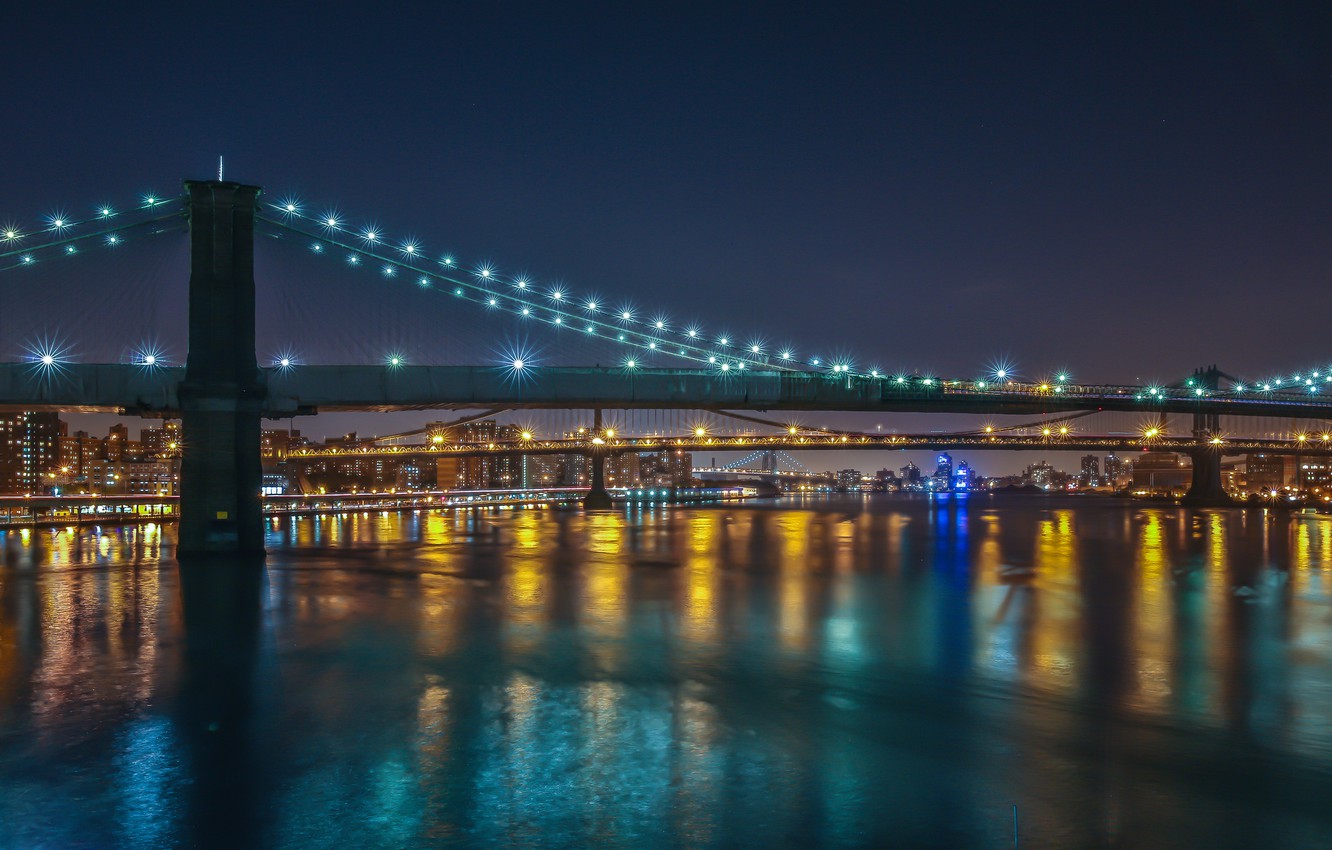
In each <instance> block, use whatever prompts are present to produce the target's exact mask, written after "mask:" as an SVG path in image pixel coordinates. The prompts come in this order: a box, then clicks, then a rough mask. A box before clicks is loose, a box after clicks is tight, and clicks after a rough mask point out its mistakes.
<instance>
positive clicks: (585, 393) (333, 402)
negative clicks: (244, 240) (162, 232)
mask: <svg viewBox="0 0 1332 850" xmlns="http://www.w3.org/2000/svg"><path fill="white" fill-rule="evenodd" d="M184 377H185V370H184V368H182V367H145V366H139V365H131V364H81V363H80V364H73V363H66V364H60V365H58V366H55V367H52V368H48V369H43V368H42V367H40V366H39V365H35V364H31V363H0V410H4V409H10V410H62V411H69V412H94V411H123V412H125V413H129V414H142V415H147V416H161V415H174V414H176V413H177V412H178V411H179V410H180V393H179V387H180V384H181V381H182V380H183V379H184ZM256 392H257V394H258V395H259V396H260V398H258V399H256V400H257V401H258V402H259V405H260V410H261V415H263V416H266V417H268V418H273V419H283V418H287V417H290V416H295V415H308V414H314V413H317V412H320V411H348V410H368V411H392V410H426V409H440V408H447V409H478V408H487V407H505V408H558V409H594V408H610V409H630V408H639V409H690V410H791V411H800V410H825V411H880V412H904V413H905V412H916V413H977V414H1045V413H1055V412H1067V411H1080V410H1106V411H1137V412H1160V413H1192V414H1218V415H1229V416H1277V417H1293V418H1305V419H1319V418H1332V390H1325V391H1324V392H1323V393H1320V394H1314V393H1306V392H1297V391H1293V390H1289V391H1273V392H1264V393H1256V392H1254V393H1247V394H1239V393H1235V392H1233V391H1231V390H1205V391H1203V394H1202V395H1198V394H1197V391H1196V390H1192V389H1189V388H1169V389H1167V388H1146V387H1138V386H1128V385H1124V386H1114V385H1096V386H1090V385H1077V384H1059V385H1048V384H1031V383H1016V382H1014V383H1010V384H1005V385H1004V386H1002V387H1001V388H996V387H995V385H993V384H986V385H984V386H983V387H982V386H981V385H980V382H971V381H943V380H940V379H930V378H907V379H903V382H902V383H898V382H897V380H896V379H893V378H886V377H880V378H869V377H865V376H851V377H840V376H839V377H835V376H833V375H830V374H823V373H811V372H792V371H756V370H751V371H746V372H743V373H731V374H722V373H718V372H714V371H709V370H689V369H646V368H639V369H634V370H627V369H624V368H582V367H537V368H530V369H528V370H526V371H524V373H522V374H521V375H518V376H514V375H513V373H512V372H511V371H509V370H507V369H504V368H498V367H473V366H399V367H395V368H391V367H387V366H297V367H293V368H290V369H286V370H282V369H276V368H271V369H262V370H260V380H259V382H258V389H257V390H256ZM1151 392H1155V393H1157V395H1155V396H1153V395H1151V394H1150V393H1151ZM800 448H804V447H803V446H801V447H800Z"/></svg>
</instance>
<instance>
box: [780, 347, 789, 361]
mask: <svg viewBox="0 0 1332 850" xmlns="http://www.w3.org/2000/svg"><path fill="white" fill-rule="evenodd" d="M781 357H782V359H783V360H790V359H791V350H790V349H787V350H786V351H783V352H782V354H781Z"/></svg>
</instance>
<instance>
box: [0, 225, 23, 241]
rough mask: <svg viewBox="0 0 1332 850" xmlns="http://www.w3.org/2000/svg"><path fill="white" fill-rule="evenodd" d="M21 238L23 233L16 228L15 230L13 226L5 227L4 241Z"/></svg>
mask: <svg viewBox="0 0 1332 850" xmlns="http://www.w3.org/2000/svg"><path fill="white" fill-rule="evenodd" d="M22 238H23V234H21V233H19V232H18V231H17V230H15V229H14V228H12V227H8V228H5V233H4V240H5V241H6V242H15V241H17V240H19V239H22Z"/></svg>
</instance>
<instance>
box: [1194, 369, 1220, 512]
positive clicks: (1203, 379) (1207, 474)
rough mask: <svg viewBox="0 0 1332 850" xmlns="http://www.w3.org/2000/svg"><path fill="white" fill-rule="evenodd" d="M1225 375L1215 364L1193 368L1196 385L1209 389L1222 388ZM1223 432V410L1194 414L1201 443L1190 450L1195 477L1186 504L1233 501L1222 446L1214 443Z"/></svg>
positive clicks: (1195, 434) (1196, 434) (1210, 504)
mask: <svg viewBox="0 0 1332 850" xmlns="http://www.w3.org/2000/svg"><path fill="white" fill-rule="evenodd" d="M1222 377H1224V376H1223V374H1222V373H1221V371H1220V370H1219V369H1217V368H1216V366H1215V364H1213V365H1212V366H1208V367H1207V368H1206V369H1196V370H1194V372H1193V376H1192V378H1191V380H1192V386H1193V387H1195V388H1198V389H1202V390H1205V391H1214V390H1217V389H1220V387H1221V378H1222ZM1220 433H1221V415H1220V414H1219V413H1201V412H1199V413H1195V414H1193V438H1194V439H1195V440H1197V441H1198V442H1199V443H1200V444H1201V445H1200V446H1199V447H1198V448H1196V449H1194V450H1193V451H1191V452H1190V453H1189V454H1190V455H1191V456H1192V458H1193V481H1192V482H1191V483H1190V485H1189V491H1188V493H1186V494H1184V504H1186V505H1199V506H1221V505H1228V504H1230V496H1229V495H1228V494H1227V493H1226V488H1225V486H1224V485H1222V483H1221V450H1220V448H1219V447H1216V446H1213V445H1211V440H1212V438H1213V437H1216V436H1218V435H1219V434H1220Z"/></svg>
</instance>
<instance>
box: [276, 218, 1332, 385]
mask: <svg viewBox="0 0 1332 850" xmlns="http://www.w3.org/2000/svg"><path fill="white" fill-rule="evenodd" d="M267 210H268V214H266V215H265V214H261V215H260V219H261V220H262V221H264V222H266V223H268V224H271V225H274V226H276V227H278V228H281V229H283V230H286V231H288V232H290V233H293V234H296V235H298V236H301V237H304V238H306V239H308V240H310V241H309V247H310V250H311V251H312V252H313V253H315V254H320V255H329V256H341V257H342V258H343V259H344V261H345V262H347V263H348V264H349V265H351V266H355V267H362V268H374V269H377V270H378V272H379V273H380V274H382V275H383V276H385V277H389V278H393V277H403V278H404V279H412V280H415V282H416V283H417V284H418V285H419V286H421V287H423V288H434V289H439V290H441V291H443V292H451V293H452V295H453V297H455V298H457V299H460V300H463V301H467V302H470V303H474V304H477V305H480V306H481V307H483V308H485V309H489V310H498V311H503V312H506V313H509V314H511V315H513V316H514V317H516V318H518V319H519V320H521V321H528V322H533V323H539V324H545V325H547V326H549V327H552V328H555V329H557V330H571V331H574V332H580V333H583V334H585V335H589V336H597V337H600V338H603V339H610V340H612V341H615V342H618V343H621V344H623V345H624V346H626V347H627V348H629V349H631V350H630V352H629V353H628V354H627V355H626V357H625V360H624V363H623V365H624V367H625V368H626V369H630V370H632V369H635V368H638V367H640V366H642V365H644V362H643V358H644V357H645V356H646V355H650V354H653V353H657V354H663V355H669V356H673V357H677V358H681V359H684V360H686V361H690V362H693V363H697V364H700V365H704V366H706V367H708V368H711V369H714V370H715V371H717V372H720V373H727V372H742V371H744V370H745V369H767V370H781V371H789V372H799V373H804V374H816V375H820V376H832V377H835V378H842V379H845V380H847V381H852V380H856V381H872V382H876V383H880V382H881V383H883V384H884V385H885V386H887V387H888V388H898V389H904V390H905V389H910V390H912V391H917V392H918V391H921V390H925V391H935V392H940V393H949V392H958V391H965V392H967V393H968V394H974V393H977V392H980V393H987V394H995V395H1005V394H1012V393H1020V394H1031V393H1037V394H1044V395H1049V396H1051V397H1057V396H1070V397H1071V396H1076V395H1080V394H1086V391H1087V390H1095V391H1096V392H1105V391H1107V390H1109V391H1121V392H1128V393H1131V394H1132V395H1133V397H1134V398H1135V400H1138V401H1142V402H1144V403H1147V404H1150V403H1152V402H1155V401H1164V400H1167V399H1180V398H1195V399H1203V398H1215V397H1220V396H1236V397H1238V396H1245V395H1252V394H1254V393H1264V394H1271V395H1283V396H1291V395H1296V394H1309V395H1315V394H1318V393H1320V392H1323V391H1328V392H1332V366H1329V367H1327V368H1326V369H1314V370H1311V371H1308V372H1304V373H1295V374H1293V375H1292V376H1290V377H1289V378H1285V377H1273V378H1268V379H1266V380H1261V381H1236V382H1233V383H1232V384H1231V385H1230V386H1229V387H1224V388H1223V387H1210V388H1209V387H1203V386H1195V382H1194V381H1192V380H1190V381H1188V382H1187V383H1186V384H1185V385H1184V386H1182V387H1171V386H1165V385H1161V386H1149V387H1145V388H1143V387H1136V386H1127V385H1124V386H1120V385H1080V384H1076V383H1074V382H1073V380H1072V377H1071V375H1070V374H1069V373H1068V372H1067V371H1060V372H1056V373H1054V374H1052V375H1050V376H1049V377H1044V378H1040V379H1026V380H1024V379H1022V378H1020V377H1019V376H1018V375H1017V374H1016V372H1015V370H1014V369H1013V367H1011V366H1010V365H1008V364H1007V363H996V364H993V365H992V366H990V367H988V368H987V371H986V375H985V376H984V377H981V378H967V379H956V378H941V377H938V376H933V375H918V374H907V373H901V372H899V373H892V374H890V373H887V372H885V371H883V370H881V369H877V368H871V369H869V370H857V369H856V368H855V367H854V365H853V362H852V361H851V360H850V359H849V358H832V359H825V358H822V357H818V356H815V357H810V358H809V359H808V360H807V361H803V362H801V361H798V359H797V357H796V352H795V349H794V348H793V347H792V346H789V345H788V346H779V347H777V348H776V349H774V348H773V347H771V346H769V345H767V344H766V343H765V342H764V341H762V339H761V338H759V337H753V338H752V339H747V340H746V341H745V342H743V343H740V342H738V339H737V338H736V337H733V336H731V335H730V334H719V335H717V336H716V337H715V338H712V337H710V336H708V335H707V334H705V333H704V331H703V329H702V328H701V327H699V326H697V325H688V326H680V325H677V324H675V323H673V322H672V321H671V320H670V319H669V318H668V317H667V315H666V314H665V313H647V312H645V311H642V310H639V309H637V308H636V307H634V306H633V305H632V304H630V303H627V302H626V303H621V304H617V305H615V306H611V305H610V304H609V303H607V302H606V301H605V300H604V299H602V298H600V297H598V296H596V295H579V294H576V293H574V292H572V291H570V290H569V289H567V288H565V287H563V286H559V285H557V286H551V287H542V286H539V285H538V284H537V283H536V282H535V281H534V280H533V279H532V278H531V277H528V276H526V275H506V274H504V273H501V272H500V271H499V270H498V269H497V268H496V267H495V266H494V265H493V264H490V263H482V264H479V265H471V264H467V263H464V262H463V261H462V260H460V259H459V258H458V257H457V256H456V255H454V254H452V253H444V254H441V255H439V256H438V257H435V256H434V254H432V253H431V252H429V251H428V250H427V249H426V248H425V246H424V245H423V244H422V243H421V242H420V241H418V240H416V239H415V238H406V239H402V240H395V239H393V238H391V237H390V236H389V235H388V234H387V233H386V232H385V231H384V230H383V229H382V228H380V227H379V226H378V225H374V224H367V225H364V226H359V227H358V226H354V225H353V224H352V223H351V219H350V218H348V217H347V216H344V215H343V214H341V213H340V212H339V211H337V209H336V208H329V209H328V210H326V211H324V212H323V213H321V214H319V215H315V214H312V213H311V212H309V211H308V210H307V209H306V207H305V205H304V204H303V203H302V202H300V201H299V200H298V199H296V198H294V197H287V198H283V199H281V200H278V201H276V202H273V203H270V204H268V205H267ZM511 360H512V362H510V363H508V364H507V365H508V366H510V368H512V369H513V370H515V371H521V370H524V369H528V368H531V367H533V366H534V365H535V363H534V362H533V361H532V358H530V357H522V356H515V357H513V358H511ZM387 362H388V363H389V364H390V365H394V366H396V365H401V364H402V363H403V362H405V361H404V360H403V359H402V358H401V356H399V355H393V356H391V357H389V358H388V359H387Z"/></svg>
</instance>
